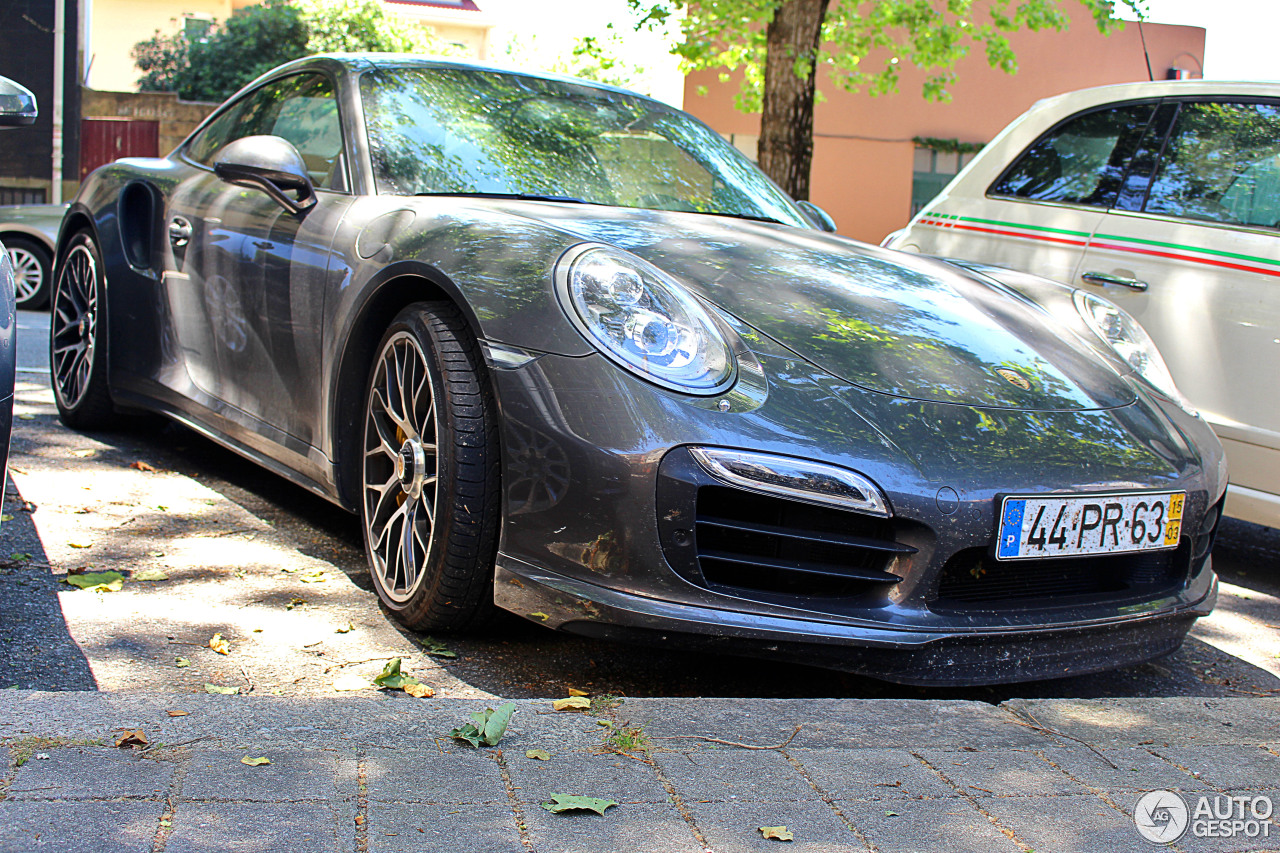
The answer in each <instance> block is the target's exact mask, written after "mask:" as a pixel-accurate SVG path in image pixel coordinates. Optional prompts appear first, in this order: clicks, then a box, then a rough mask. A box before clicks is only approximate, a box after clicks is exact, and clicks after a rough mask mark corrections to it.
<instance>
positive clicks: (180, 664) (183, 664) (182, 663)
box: [173, 658, 191, 669]
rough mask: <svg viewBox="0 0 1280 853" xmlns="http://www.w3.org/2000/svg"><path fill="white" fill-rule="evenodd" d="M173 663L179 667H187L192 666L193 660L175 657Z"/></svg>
mask: <svg viewBox="0 0 1280 853" xmlns="http://www.w3.org/2000/svg"><path fill="white" fill-rule="evenodd" d="M173 665H174V666H176V667H177V668H178V669H185V668H187V667H189V666H191V661H189V660H187V659H186V658H175V659H174V661H173Z"/></svg>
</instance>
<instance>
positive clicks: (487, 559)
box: [361, 302, 501, 630]
mask: <svg viewBox="0 0 1280 853" xmlns="http://www.w3.org/2000/svg"><path fill="white" fill-rule="evenodd" d="M484 371H485V366H484V361H483V358H482V357H481V354H480V348H479V346H478V344H477V343H476V341H475V338H474V337H472V335H471V333H470V331H469V330H468V328H467V325H466V323H465V321H464V320H463V318H462V316H461V314H460V313H459V312H458V310H457V309H456V308H455V307H454V306H452V305H450V304H448V303H442V302H433V303H417V304H414V305H410V306H409V307H408V308H406V309H404V310H403V311H401V312H400V314H399V315H398V316H397V317H396V319H395V320H394V321H393V322H392V324H391V326H390V327H389V328H388V329H387V332H386V334H385V335H384V336H383V338H382V342H381V343H380V344H379V345H378V355H377V358H376V360H375V361H374V364H373V369H372V370H371V371H370V375H369V381H368V391H367V393H366V395H365V407H364V441H363V445H362V448H363V458H362V464H361V480H362V487H363V488H362V491H363V495H362V498H361V517H362V519H363V521H364V539H365V550H366V552H367V554H368V557H369V568H370V571H371V573H372V575H373V582H374V586H375V587H376V588H377V590H378V595H379V596H380V597H381V598H382V600H383V602H385V603H386V605H387V607H388V608H389V609H390V610H391V611H392V612H393V614H394V615H395V616H396V618H397V619H398V620H399V621H400V622H402V623H404V624H405V625H406V626H408V627H410V628H413V629H416V630H449V629H454V630H462V629H467V628H473V627H477V626H478V625H480V624H482V623H484V622H486V621H488V619H489V618H490V617H491V616H492V615H493V613H494V610H495V608H494V606H493V559H494V554H495V552H496V549H497V534H498V522H499V516H500V514H501V496H500V493H499V488H498V440H497V420H496V415H495V409H496V406H495V405H494V402H493V397H492V393H491V391H490V390H489V386H488V381H487V377H486V376H485V373H484Z"/></svg>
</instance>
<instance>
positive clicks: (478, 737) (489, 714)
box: [449, 702, 516, 748]
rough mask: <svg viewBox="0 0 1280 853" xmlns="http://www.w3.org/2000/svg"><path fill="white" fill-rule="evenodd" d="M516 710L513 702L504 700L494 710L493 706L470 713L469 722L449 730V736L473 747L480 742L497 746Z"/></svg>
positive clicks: (477, 745)
mask: <svg viewBox="0 0 1280 853" xmlns="http://www.w3.org/2000/svg"><path fill="white" fill-rule="evenodd" d="M515 712H516V706H515V703H514V702H504V703H502V704H501V705H499V706H498V709H497V710H496V711H495V710H494V709H493V708H486V709H484V710H483V711H477V712H476V713H474V714H472V715H471V720H472V721H471V722H470V723H467V724H466V725H463V726H460V727H458V728H456V729H454V730H453V731H451V732H449V737H451V738H455V739H457V740H464V741H466V742H467V743H469V744H471V745H472V746H474V747H477V748H478V747H479V746H480V745H481V744H484V745H485V746H497V745H498V742H499V741H501V740H502V736H503V735H504V734H506V731H507V725H508V724H509V723H510V722H511V715H512V714H514V713H515Z"/></svg>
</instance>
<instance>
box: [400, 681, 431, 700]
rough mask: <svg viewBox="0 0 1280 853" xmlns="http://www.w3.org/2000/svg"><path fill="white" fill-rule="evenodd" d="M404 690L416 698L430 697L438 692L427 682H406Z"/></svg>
mask: <svg viewBox="0 0 1280 853" xmlns="http://www.w3.org/2000/svg"><path fill="white" fill-rule="evenodd" d="M404 692H405V693H408V694H409V695H410V696H412V697H413V698H415V699H430V698H431V697H432V696H434V695H436V692H435V691H434V690H432V689H431V688H430V687H428V686H427V685H425V684H406V685H405V686H404Z"/></svg>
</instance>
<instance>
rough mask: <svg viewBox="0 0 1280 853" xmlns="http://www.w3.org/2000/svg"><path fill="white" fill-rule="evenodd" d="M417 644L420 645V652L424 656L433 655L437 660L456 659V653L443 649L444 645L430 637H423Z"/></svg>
mask: <svg viewBox="0 0 1280 853" xmlns="http://www.w3.org/2000/svg"><path fill="white" fill-rule="evenodd" d="M418 642H419V643H421V644H422V651H423V652H424V653H426V654H429V655H434V656H435V657H438V658H456V657H457V656H458V653H457V652H453V651H450V650H449V649H447V648H446V647H445V644H444V643H442V642H440V641H439V640H437V639H434V638H432V637H423V638H422V639H421V640H419V641H418Z"/></svg>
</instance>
